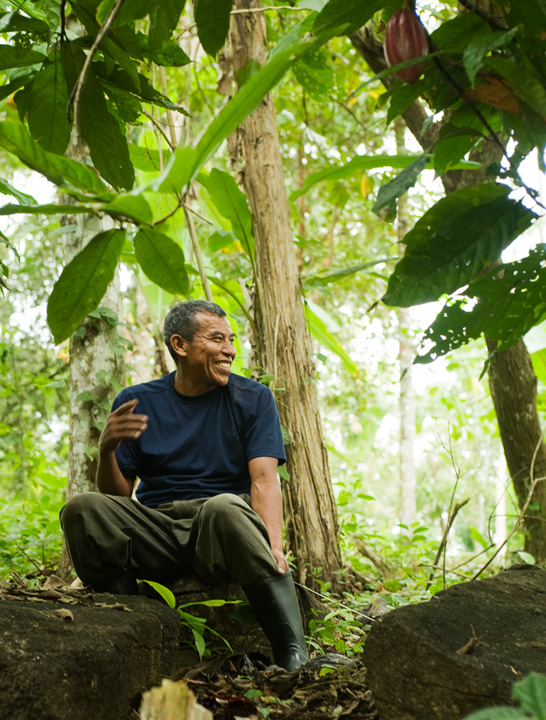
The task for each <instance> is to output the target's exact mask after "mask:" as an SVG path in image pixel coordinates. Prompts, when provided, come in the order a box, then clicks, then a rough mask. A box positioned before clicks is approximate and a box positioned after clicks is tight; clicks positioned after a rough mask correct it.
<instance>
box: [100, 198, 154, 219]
mask: <svg viewBox="0 0 546 720" xmlns="http://www.w3.org/2000/svg"><path fill="white" fill-rule="evenodd" d="M101 210H104V212H107V213H108V214H109V215H111V216H112V217H115V218H118V219H120V220H126V219H129V220H132V221H133V222H136V223H139V224H140V223H142V224H145V225H146V224H150V223H151V222H152V220H153V219H154V217H153V212H152V208H151V207H150V205H149V204H148V202H147V201H146V200H145V198H144V197H143V196H142V195H120V196H119V197H117V198H115V199H114V200H112V202H110V203H107V204H106V205H103V206H102V208H101Z"/></svg>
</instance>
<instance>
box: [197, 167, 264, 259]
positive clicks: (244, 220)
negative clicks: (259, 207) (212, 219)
mask: <svg viewBox="0 0 546 720" xmlns="http://www.w3.org/2000/svg"><path fill="white" fill-rule="evenodd" d="M198 180H199V182H200V183H201V185H203V186H204V187H205V188H206V190H207V192H208V194H209V195H210V198H211V200H212V202H213V203H214V205H215V206H216V209H217V210H218V212H219V213H220V215H222V216H223V217H225V218H226V219H227V220H229V221H230V223H231V228H232V230H233V232H234V234H235V236H236V237H237V239H238V240H239V241H240V243H241V245H242V246H243V248H244V250H245V252H246V253H247V254H248V255H250V256H251V257H252V256H253V255H254V237H253V235H252V216H251V214H250V210H249V208H248V204H247V201H246V195H245V194H244V193H243V192H242V190H240V189H239V187H238V186H237V183H236V182H235V180H234V179H233V177H232V176H231V175H230V174H229V173H226V172H223V171H222V170H217V169H216V168H215V169H213V170H212V171H211V173H210V175H205V174H204V173H200V175H199V176H198Z"/></svg>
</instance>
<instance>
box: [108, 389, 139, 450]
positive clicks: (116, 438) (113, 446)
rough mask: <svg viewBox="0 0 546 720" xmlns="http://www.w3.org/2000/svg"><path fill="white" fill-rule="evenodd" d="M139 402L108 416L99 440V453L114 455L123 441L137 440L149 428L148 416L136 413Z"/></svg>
mask: <svg viewBox="0 0 546 720" xmlns="http://www.w3.org/2000/svg"><path fill="white" fill-rule="evenodd" d="M137 403H138V400H129V402H126V403H124V404H123V405H120V406H119V407H118V409H117V410H114V412H112V413H110V415H109V416H108V418H107V420H106V423H105V425H104V428H103V430H102V433H101V436H100V438H99V453H100V454H101V455H104V454H108V453H112V452H114V451H115V450H117V449H118V447H119V446H120V444H121V441H122V440H136V439H137V438H139V437H140V436H141V435H142V433H143V432H144V431H145V430H146V428H147V427H148V416H147V415H137V414H136V413H135V412H134V409H135V407H136V404H137Z"/></svg>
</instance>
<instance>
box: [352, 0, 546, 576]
mask: <svg viewBox="0 0 546 720" xmlns="http://www.w3.org/2000/svg"><path fill="white" fill-rule="evenodd" d="M474 5H475V8H476V9H477V10H478V11H479V13H480V14H481V15H482V16H483V14H486V15H487V16H488V17H491V18H493V19H495V18H497V19H498V12H499V10H498V7H497V6H495V5H494V4H492V3H490V2H489V0H475V3H474ZM350 39H351V42H352V43H353V45H354V47H355V48H356V49H357V50H358V52H359V53H360V54H361V55H362V57H363V58H364V59H365V60H366V62H367V63H368V64H369V66H370V67H371V68H372V70H373V71H374V72H376V73H377V72H380V71H381V70H383V69H385V68H386V63H385V59H384V57H383V55H382V49H381V44H380V43H379V41H378V40H377V39H376V38H375V37H374V36H373V34H372V33H371V32H370V31H369V30H368V29H367V28H364V29H361V30H358V31H357V32H356V33H353V34H352V35H351V36H350ZM383 83H384V85H385V86H386V87H389V85H390V82H389V79H388V78H385V79H384V80H383ZM426 117H427V114H426V112H425V110H424V109H423V107H422V106H421V105H420V104H419V103H417V102H415V103H413V104H412V106H411V107H410V108H408V110H407V111H406V112H405V113H404V114H403V118H404V120H405V121H406V123H407V126H408V128H409V130H410V131H411V132H412V134H413V135H414V136H415V138H416V139H417V141H418V142H419V143H420V145H421V147H422V148H423V149H428V148H430V147H431V145H432V144H433V143H434V141H435V139H436V138H437V136H438V132H439V129H440V124H439V123H436V124H433V125H429V126H428V128H427V130H426V133H423V122H424V120H425V119H426ZM500 157H501V156H500V149H499V147H498V145H496V144H495V143H494V142H492V141H491V142H484V143H483V151H482V152H481V153H477V152H475V153H473V154H471V159H472V160H476V161H477V162H481V163H482V171H481V172H476V171H464V170H460V171H451V172H448V173H446V174H445V175H444V176H443V177H442V182H443V184H444V188H445V190H446V193H449V192H452V191H455V190H459V189H461V188H463V187H468V186H471V185H475V184H477V183H479V182H486V181H487V180H488V179H489V178H487V177H486V175H485V169H486V168H487V167H488V166H489V165H490V164H491V163H492V162H499V161H500ZM486 341H487V344H488V347H489V348H490V349H493V348H494V347H495V344H494V343H493V342H492V341H491V340H489V339H487V338H486ZM536 382H537V380H536V376H535V373H534V371H533V366H532V363H531V358H530V356H529V353H528V352H527V348H526V347H525V343H524V342H523V340H521V341H520V342H519V343H517V345H515V346H514V347H512V348H510V349H509V350H506V351H504V352H500V353H497V354H495V355H494V356H493V360H492V361H491V364H490V367H489V384H490V388H491V395H492V398H493V405H494V407H495V412H496V415H497V422H498V424H499V432H500V436H501V440H502V444H503V448H504V454H505V457H506V462H507V465H508V470H509V472H510V476H511V478H512V482H513V484H514V489H515V491H516V495H517V498H518V502H519V506H520V509H521V508H522V507H523V503H524V502H525V500H526V498H527V495H528V489H529V484H530V482H531V481H532V478H531V467H532V465H533V459H534V458H535V453H536V458H535V462H534V473H533V476H534V477H535V478H536V477H543V476H545V475H546V445H545V444H544V441H543V440H542V439H541V438H542V431H541V427H540V421H539V416H538V412H537V409H536ZM534 499H535V501H536V502H534V503H531V505H530V508H529V510H528V512H527V516H526V517H525V518H524V527H525V531H526V540H525V549H526V550H527V552H529V553H531V554H532V555H533V556H534V557H535V559H536V561H537V562H538V563H539V564H544V563H545V562H546V522H545V520H546V486H545V483H544V482H539V483H538V485H537V487H536V490H535V498H534ZM537 505H538V507H537ZM541 507H542V508H543V509H541Z"/></svg>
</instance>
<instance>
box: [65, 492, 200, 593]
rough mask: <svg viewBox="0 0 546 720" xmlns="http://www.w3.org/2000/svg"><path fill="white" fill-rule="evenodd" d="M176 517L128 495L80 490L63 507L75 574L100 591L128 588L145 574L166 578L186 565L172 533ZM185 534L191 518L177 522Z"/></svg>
mask: <svg viewBox="0 0 546 720" xmlns="http://www.w3.org/2000/svg"><path fill="white" fill-rule="evenodd" d="M173 524H174V521H173V520H172V519H171V518H169V517H168V516H166V515H163V514H162V513H160V512H158V511H157V510H153V509H150V508H147V507H145V506H144V505H141V504H140V503H138V502H136V501H135V500H132V499H131V498H125V497H115V496H112V495H102V494H100V493H83V494H82V495H76V496H74V497H73V498H71V499H70V500H69V501H68V503H67V504H66V505H65V506H64V508H63V509H62V511H61V525H62V527H63V530H64V533H65V538H66V543H67V547H68V552H69V554H70V557H71V559H72V562H73V564H74V568H75V570H76V573H77V574H78V576H79V577H80V579H81V580H82V582H84V583H85V584H87V585H91V587H92V588H93V589H94V590H96V591H98V592H101V591H105V590H109V591H115V590H116V589H118V588H122V589H123V588H126V591H130V589H131V587H132V586H133V587H134V588H135V589H136V582H135V580H133V583H132V584H131V578H135V579H136V578H137V577H138V578H146V579H147V580H156V581H158V582H161V581H163V582H165V581H167V580H170V579H174V578H175V577H178V576H180V575H181V574H183V573H184V571H186V572H187V570H188V569H190V566H189V564H188V562H187V559H186V557H185V556H184V552H183V548H181V547H180V545H179V543H178V542H177V540H176V537H175V535H174V534H173V532H172V526H173ZM178 525H179V526H180V531H182V530H183V528H184V527H185V528H186V534H187V535H188V534H189V529H190V527H191V520H185V521H178Z"/></svg>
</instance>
